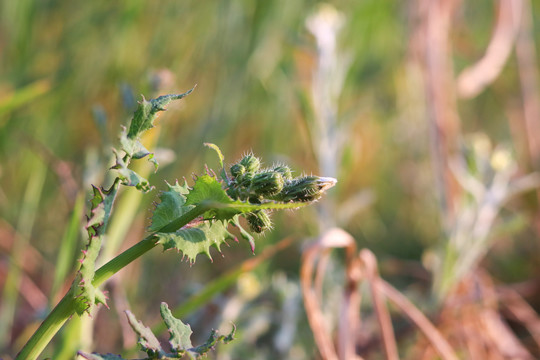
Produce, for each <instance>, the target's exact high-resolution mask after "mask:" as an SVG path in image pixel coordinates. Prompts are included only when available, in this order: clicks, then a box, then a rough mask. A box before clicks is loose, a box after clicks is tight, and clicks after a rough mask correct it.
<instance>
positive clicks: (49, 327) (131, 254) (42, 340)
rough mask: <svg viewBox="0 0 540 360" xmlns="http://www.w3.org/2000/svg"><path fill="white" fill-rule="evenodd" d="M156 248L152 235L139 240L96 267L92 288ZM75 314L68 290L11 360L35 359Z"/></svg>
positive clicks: (191, 215)
mask: <svg viewBox="0 0 540 360" xmlns="http://www.w3.org/2000/svg"><path fill="white" fill-rule="evenodd" d="M208 209H209V206H208V204H200V205H197V206H195V207H194V208H193V209H191V210H190V211H188V212H187V213H185V214H184V215H182V216H180V217H179V218H177V219H175V220H173V221H172V222H171V223H169V224H168V225H165V226H164V227H163V228H161V229H160V230H159V231H158V232H173V231H176V230H178V229H180V228H182V227H184V226H185V225H187V224H188V223H189V222H191V221H192V220H193V219H195V218H196V217H198V216H200V215H202V214H203V213H204V212H206V211H208ZM156 245H157V243H156V238H155V237H154V234H151V235H149V236H147V237H146V238H144V239H143V240H142V241H140V242H138V243H137V244H135V245H133V246H132V247H130V248H129V249H127V250H126V251H124V252H123V253H121V254H120V255H118V256H116V257H115V258H114V259H112V260H111V261H109V262H108V263H106V264H105V265H103V266H102V267H100V268H99V269H98V270H97V271H96V273H95V275H94V279H93V281H92V285H94V286H99V285H101V284H103V282H105V281H106V280H107V279H109V278H110V277H111V276H113V275H114V274H115V273H117V272H118V271H120V270H121V269H122V268H124V267H126V266H127V265H129V264H130V263H131V262H132V261H134V260H136V259H138V258H139V257H140V256H141V255H143V254H145V253H146V252H148V251H149V250H151V249H153V248H154V247H155V246H156ZM73 314H75V298H74V297H73V293H72V291H71V290H70V291H68V292H67V294H66V295H64V297H63V298H62V300H60V302H59V303H58V304H57V305H56V306H55V308H54V309H53V310H52V311H51V313H50V314H49V315H48V316H47V317H46V318H45V320H43V323H41V325H40V326H39V328H38V329H37V330H36V332H35V333H34V334H33V335H32V337H31V338H30V339H29V340H28V342H27V343H26V344H25V345H24V347H23V348H22V349H21V351H20V352H19V354H17V357H16V358H15V360H35V359H37V357H38V356H39V354H41V352H42V351H43V350H44V349H45V347H46V346H47V344H49V342H50V341H51V340H52V338H53V337H54V335H55V334H56V333H57V332H58V331H59V330H60V328H62V326H63V325H64V323H65V322H66V321H67V320H68V319H69V318H70V317H71V316H73Z"/></svg>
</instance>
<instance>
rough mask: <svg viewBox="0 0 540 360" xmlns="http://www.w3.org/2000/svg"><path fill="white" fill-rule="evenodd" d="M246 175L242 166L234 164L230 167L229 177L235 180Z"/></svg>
mask: <svg viewBox="0 0 540 360" xmlns="http://www.w3.org/2000/svg"><path fill="white" fill-rule="evenodd" d="M245 173H246V168H245V167H244V165H242V164H234V165H233V166H231V175H232V176H233V177H235V178H237V177H240V176H242V175H244V174H245Z"/></svg>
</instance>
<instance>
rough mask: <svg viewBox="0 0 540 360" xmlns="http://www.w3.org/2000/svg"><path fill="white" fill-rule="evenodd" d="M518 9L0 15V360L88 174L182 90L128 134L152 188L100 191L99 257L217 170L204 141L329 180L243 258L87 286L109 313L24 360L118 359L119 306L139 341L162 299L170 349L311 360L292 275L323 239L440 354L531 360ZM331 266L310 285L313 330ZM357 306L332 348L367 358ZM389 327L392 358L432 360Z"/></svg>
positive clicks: (32, 301) (129, 240)
mask: <svg viewBox="0 0 540 360" xmlns="http://www.w3.org/2000/svg"><path fill="white" fill-rule="evenodd" d="M539 16H540V7H539V6H538V4H537V3H535V2H531V1H529V0H516V1H488V0H481V1H464V0H462V1H459V0H411V1H407V2H404V1H396V0H388V1H376V0H361V1H359V0H354V1H353V0H339V1H337V0H336V1H333V2H327V3H322V2H318V1H307V0H298V1H286V0H274V1H253V0H237V1H193V0H183V1H170V0H165V1H143V0H129V1H126V0H124V1H114V2H111V1H102V0H97V1H73V2H67V1H54V0H46V1H31V0H19V1H9V0H4V1H0V289H1V290H0V357H1V358H4V359H10V358H11V357H12V356H14V355H15V354H16V352H17V351H18V350H19V349H20V348H21V347H22V345H23V344H24V343H25V342H26V340H27V339H28V337H29V336H30V335H31V334H32V333H33V331H34V330H35V329H36V327H37V325H38V324H39V323H40V321H41V320H42V319H43V317H44V316H45V315H46V314H47V313H48V312H49V311H50V309H51V307H52V306H54V305H55V304H56V302H57V301H58V300H59V299H60V298H61V296H62V295H63V294H64V293H65V291H66V290H67V288H68V287H69V285H70V283H71V281H72V279H73V275H74V271H75V268H76V265H75V264H77V262H76V259H77V257H78V256H79V254H80V250H81V248H82V246H83V244H84V243H85V241H86V237H85V236H84V229H83V224H84V219H85V218H84V215H85V214H86V213H87V211H88V210H87V208H88V202H87V200H88V198H89V191H90V184H95V185H100V184H107V181H110V179H108V174H107V172H106V169H107V168H108V167H110V166H111V165H112V164H113V159H112V152H111V147H113V146H117V145H116V144H117V137H118V134H119V132H120V126H121V125H127V124H128V123H129V119H130V118H131V115H132V113H133V111H134V109H135V107H136V102H137V101H138V100H140V99H141V95H143V96H144V97H146V98H147V99H149V98H154V97H156V96H158V95H163V94H168V93H182V92H185V91H187V90H189V89H191V88H192V87H193V86H194V85H197V87H196V89H195V90H194V92H193V93H192V94H191V95H189V96H188V97H186V98H184V99H183V100H181V101H179V102H174V103H171V105H170V106H169V109H168V111H167V112H166V113H164V114H163V115H161V117H160V118H159V120H158V121H157V127H156V128H155V129H153V130H152V131H151V132H150V134H149V135H148V136H147V137H146V138H145V139H144V141H145V143H146V144H147V145H148V146H149V147H150V149H154V151H155V153H156V157H157V159H158V161H160V164H161V166H160V168H159V170H158V172H157V173H153V166H152V165H151V164H149V163H147V162H146V161H143V160H141V161H139V162H137V163H136V164H135V166H136V167H137V168H138V170H139V171H140V172H141V173H142V174H146V175H148V176H149V178H150V181H151V183H152V185H154V186H155V190H153V191H152V192H150V193H148V194H146V195H142V194H140V193H139V192H137V191H136V190H134V189H126V188H124V190H123V191H122V193H121V194H120V197H119V199H118V202H117V203H116V210H115V213H114V216H113V219H112V223H111V225H110V227H109V230H108V238H107V244H106V245H105V248H104V249H103V251H102V254H101V260H100V261H101V262H105V261H106V260H107V259H110V258H111V257H112V256H114V255H115V254H117V253H119V251H121V249H125V248H127V247H129V246H130V245H132V244H134V243H135V242H137V241H138V240H140V239H142V238H143V237H144V234H145V227H146V226H148V224H149V220H148V219H149V217H150V216H151V210H152V208H153V205H152V202H153V201H156V200H157V195H158V194H159V191H162V190H164V189H165V186H166V185H165V181H168V182H173V181H174V180H175V179H181V178H182V177H183V176H185V177H186V178H188V179H190V178H191V174H192V173H202V171H203V170H204V164H208V166H209V167H214V168H217V167H218V161H217V159H216V156H215V153H213V152H212V151H211V150H208V149H207V148H205V147H204V146H203V143H204V142H211V143H215V144H217V145H218V146H219V147H220V148H221V150H222V152H223V154H224V155H225V161H226V162H227V163H228V164H229V165H230V164H232V163H233V162H234V161H236V160H238V159H239V158H241V156H242V155H243V154H245V153H247V152H250V151H253V152H254V153H255V154H257V155H258V156H260V157H261V158H262V159H263V162H264V163H265V164H267V165H268V166H270V165H272V164H274V163H280V162H281V163H287V164H289V165H290V166H291V168H292V169H293V170H294V172H295V174H296V175H300V174H302V173H306V174H312V173H313V174H317V175H321V176H332V177H335V178H337V179H338V184H337V186H336V187H335V188H333V189H332V190H330V191H329V192H328V194H327V195H326V196H325V198H324V199H323V200H321V201H320V202H318V203H317V205H316V206H311V207H308V208H303V209H301V210H299V211H295V212H281V213H275V214H273V215H274V216H273V220H274V229H273V230H272V231H269V232H267V233H265V234H264V235H262V236H259V237H258V238H257V248H256V253H255V256H254V255H252V254H251V251H250V249H249V246H248V244H247V243H246V242H244V241H240V242H239V243H238V244H237V243H234V242H231V244H230V247H225V248H223V256H221V255H220V254H219V253H218V252H217V251H214V253H213V262H211V261H209V260H208V259H207V258H206V257H203V256H200V257H199V258H198V260H197V262H196V263H195V264H194V265H192V266H190V265H189V264H188V263H186V262H185V261H184V262H182V261H181V256H179V254H176V253H172V252H166V253H162V252H161V250H159V249H155V250H153V251H152V252H151V253H149V254H148V255H146V256H144V257H143V258H142V259H141V260H138V261H136V262H135V263H133V264H131V265H130V266H129V267H128V268H127V269H125V270H123V271H122V272H120V273H119V274H117V275H116V276H115V277H114V278H113V279H111V281H110V282H109V283H108V284H107V285H106V286H105V287H106V289H107V290H108V291H109V293H110V307H111V309H110V310H107V309H105V308H102V309H100V311H99V312H96V313H95V314H93V316H92V318H86V317H85V318H82V319H80V318H73V319H72V320H71V321H70V322H69V323H68V325H66V326H65V327H64V329H63V330H62V332H61V333H60V334H59V335H57V336H56V337H55V339H54V341H53V342H52V343H51V344H50V346H49V347H48V348H47V349H46V351H45V353H44V354H43V356H49V357H52V358H53V359H73V358H75V353H76V351H77V350H79V349H82V350H86V351H98V352H102V353H107V352H111V353H123V354H125V356H126V357H129V356H131V357H132V358H134V357H141V354H140V353H137V351H136V337H135V335H134V334H133V333H132V332H130V331H129V329H128V328H127V327H126V326H127V325H126V322H125V316H124V315H123V311H124V310H126V309H130V310H131V311H132V312H133V313H134V314H135V315H136V316H137V318H138V319H139V320H142V321H143V322H144V323H145V324H146V325H148V326H158V325H159V323H160V318H159V304H160V302H161V301H166V302H167V303H168V304H169V306H170V307H171V308H172V309H177V311H178V312H177V314H181V315H182V316H181V318H182V320H183V321H184V322H188V323H190V324H191V326H192V329H193V330H194V336H193V339H192V340H193V343H194V344H198V343H202V342H204V341H205V340H206V338H207V336H208V334H209V332H210V329H212V328H216V329H220V330H221V331H222V332H223V333H226V332H228V331H229V330H230V328H231V322H232V323H234V324H235V325H236V326H237V328H238V332H237V336H236V338H237V339H236V340H235V341H234V342H232V343H230V344H228V345H220V346H218V347H217V349H216V351H215V352H213V353H212V354H210V355H209V357H210V358H215V359H275V358H282V359H317V358H321V357H320V355H319V351H318V350H317V346H315V345H316V343H315V340H314V337H313V331H312V328H311V327H310V325H309V322H308V319H307V316H306V312H305V309H304V303H303V298H302V291H301V287H300V271H299V270H300V266H301V263H302V261H303V260H302V253H303V251H305V249H306V247H307V246H309V245H310V244H313V243H314V242H315V241H316V239H317V238H318V237H319V236H320V235H321V234H323V233H325V231H327V230H328V229H330V228H332V227H340V228H341V229H343V230H345V231H347V232H348V233H349V234H350V235H352V237H353V238H354V240H355V244H356V246H357V248H359V249H361V248H367V249H369V250H370V251H371V252H373V253H374V254H375V256H376V258H377V260H378V268H379V273H380V275H381V277H382V278H383V279H385V280H386V281H387V282H388V283H390V284H392V285H393V286H394V287H395V288H396V289H397V290H399V292H401V294H403V295H405V296H406V297H407V298H408V299H409V300H410V301H411V302H412V303H413V304H414V305H415V306H416V307H418V308H419V309H420V310H421V311H422V312H423V313H424V314H425V315H426V316H427V317H428V318H429V319H431V321H432V322H433V323H434V324H435V326H436V327H437V328H438V329H439V331H440V333H441V334H442V335H443V336H444V337H445V338H446V339H447V340H448V341H449V343H450V344H451V346H452V347H453V348H454V350H455V352H456V353H458V354H459V358H465V359H482V358H486V359H487V358H490V359H499V358H501V359H504V358H516V356H517V358H525V359H528V358H531V359H532V358H536V357H539V356H540V321H538V316H537V310H538V308H539V307H540V280H539V279H540V256H539V254H540V246H539V245H540V237H539V235H540V213H539V211H538V210H539V204H540V203H539V199H540V192H537V190H538V186H539V184H540V179H539V176H538V174H537V173H536V171H538V170H539V169H540V97H539V96H540V95H539V94H540V90H539V83H538V80H539V77H538V59H537V54H536V51H537V50H536V49H537V47H538V41H539V40H540V27H539V25H538V24H537V23H536V19H538V18H539ZM276 246H277V248H276ZM344 258H345V255H344V253H343V252H340V251H337V252H336V253H335V254H334V255H333V256H332V257H331V258H330V261H329V263H328V264H327V266H326V268H325V275H326V277H325V279H326V280H325V282H324V286H323V287H322V288H323V289H324V290H323V295H322V298H323V299H324V304H325V305H324V314H325V316H326V317H327V320H328V323H329V324H335V321H337V320H336V319H337V318H338V317H339V299H340V298H341V295H342V293H343V286H344V282H345V276H344V271H345V269H344V268H345V260H344ZM358 292H359V293H361V294H365V295H366V296H365V297H363V298H362V299H363V303H362V307H361V309H360V312H361V322H360V324H359V326H358V328H355V329H354V334H353V335H354V339H355V344H356V351H357V352H358V354H360V355H361V356H362V357H364V358H366V359H379V358H385V352H384V351H383V350H382V345H381V336H380V331H379V329H378V325H377V321H376V318H377V317H376V315H375V312H374V311H373V309H372V303H371V300H370V296H369V294H368V293H369V291H368V290H367V288H366V287H365V286H359V288H358ZM197 294H199V295H197ZM201 294H202V295H201ZM197 296H198V297H197ZM390 313H391V317H392V321H393V325H394V329H393V333H394V337H395V340H396V341H397V347H398V349H399V354H400V355H401V357H403V358H411V359H420V358H425V359H435V358H438V357H437V355H436V353H434V352H433V351H429V349H430V346H429V345H427V343H426V341H425V339H424V338H423V337H422V335H421V334H420V333H419V332H418V331H417V329H416V327H415V326H414V324H412V323H411V322H409V321H408V320H407V317H406V316H404V315H403V313H401V312H399V311H397V309H396V308H394V307H390ZM524 314H525V315H524ZM486 319H487V320H486ZM488 320H489V321H488ZM330 328H332V325H330ZM471 334H472V335H471ZM161 335H162V339H164V340H166V339H167V334H164V332H163V331H162V332H161ZM473 335H474V336H473ZM334 340H335V339H334ZM338 340H339V339H338ZM338 340H336V341H338ZM475 344H476V345H475ZM501 344H504V346H502V345H501ZM508 344H510V345H508Z"/></svg>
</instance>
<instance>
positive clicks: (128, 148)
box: [120, 127, 159, 170]
mask: <svg viewBox="0 0 540 360" xmlns="http://www.w3.org/2000/svg"><path fill="white" fill-rule="evenodd" d="M120 145H121V149H122V150H123V151H124V152H125V153H126V154H127V155H129V156H130V157H132V158H133V159H142V158H144V157H146V156H148V161H150V162H151V163H153V164H154V168H155V170H157V169H158V165H159V164H158V162H157V160H156V159H155V158H154V154H153V153H151V152H150V151H148V149H146V148H145V147H144V146H143V144H142V143H141V142H140V140H139V139H138V138H135V139H130V138H128V136H127V130H126V128H125V127H124V128H123V130H122V132H121V133H120Z"/></svg>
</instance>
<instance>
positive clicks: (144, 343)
mask: <svg viewBox="0 0 540 360" xmlns="http://www.w3.org/2000/svg"><path fill="white" fill-rule="evenodd" d="M126 316H127V319H128V322H129V325H131V328H132V329H133V331H135V332H136V333H137V335H138V336H139V339H138V341H137V342H138V343H139V345H141V348H142V350H143V351H145V352H146V353H147V354H148V355H149V356H154V355H161V354H163V353H165V352H164V351H163V349H162V348H161V344H160V343H159V341H158V339H157V338H156V336H155V335H154V333H153V332H152V330H150V328H149V327H147V326H144V325H143V323H142V322H141V321H138V320H137V319H136V318H135V316H134V315H133V314H132V313H131V311H129V310H126Z"/></svg>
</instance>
